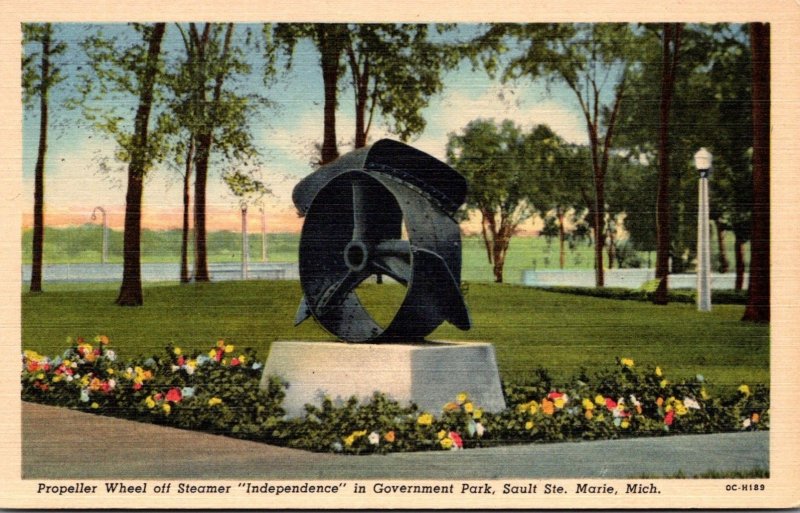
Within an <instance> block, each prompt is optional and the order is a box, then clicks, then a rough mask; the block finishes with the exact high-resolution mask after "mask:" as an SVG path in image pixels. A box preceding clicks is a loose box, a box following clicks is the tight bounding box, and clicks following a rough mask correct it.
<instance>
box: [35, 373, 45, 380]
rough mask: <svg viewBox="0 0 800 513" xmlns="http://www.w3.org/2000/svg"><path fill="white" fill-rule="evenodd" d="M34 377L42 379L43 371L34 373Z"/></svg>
mask: <svg viewBox="0 0 800 513" xmlns="http://www.w3.org/2000/svg"><path fill="white" fill-rule="evenodd" d="M36 379H44V372H40V373H39V374H37V375H36Z"/></svg>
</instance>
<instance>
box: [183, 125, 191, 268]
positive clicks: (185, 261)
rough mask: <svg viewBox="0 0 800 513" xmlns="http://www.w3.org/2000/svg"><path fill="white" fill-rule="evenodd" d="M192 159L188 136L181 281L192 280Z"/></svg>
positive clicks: (184, 176)
mask: <svg viewBox="0 0 800 513" xmlns="http://www.w3.org/2000/svg"><path fill="white" fill-rule="evenodd" d="M193 161H194V138H193V137H190V138H189V147H188V148H187V150H186V169H185V171H184V174H183V232H182V235H181V283H189V282H190V281H191V280H192V277H191V275H190V274H189V201H190V199H189V186H190V183H191V180H192V162H193Z"/></svg>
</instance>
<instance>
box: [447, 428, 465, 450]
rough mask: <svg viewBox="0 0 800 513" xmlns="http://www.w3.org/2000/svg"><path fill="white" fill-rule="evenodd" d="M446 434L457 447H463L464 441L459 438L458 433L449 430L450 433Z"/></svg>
mask: <svg viewBox="0 0 800 513" xmlns="http://www.w3.org/2000/svg"><path fill="white" fill-rule="evenodd" d="M447 436H448V438H450V440H452V441H453V443H454V444H455V446H456V447H458V448H459V449H463V448H464V441H463V440H462V439H461V435H459V434H458V433H456V432H455V431H450V433H448V434H447Z"/></svg>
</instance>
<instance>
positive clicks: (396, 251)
mask: <svg viewBox="0 0 800 513" xmlns="http://www.w3.org/2000/svg"><path fill="white" fill-rule="evenodd" d="M466 192H467V183H466V180H465V179H464V177H463V176H461V175H460V174H458V173H457V172H456V171H455V170H454V169H453V168H451V167H450V166H448V165H446V164H445V163H443V162H441V161H439V160H437V159H435V158H434V157H432V156H430V155H428V154H426V153H423V152H421V151H419V150H417V149H414V148H412V147H410V146H407V145H405V144H402V143H399V142H396V141H392V140H389V139H382V140H380V141H378V142H376V143H375V144H373V145H372V146H368V147H365V148H360V149H358V150H355V151H353V152H350V153H348V154H346V155H343V156H342V157H340V158H338V159H337V160H335V161H334V162H331V163H330V164H327V165H325V166H322V167H320V168H319V169H318V170H317V171H316V172H314V173H312V174H311V175H309V176H307V177H306V178H305V179H303V180H302V181H301V182H300V183H298V184H297V186H295V188H294V191H293V193H292V200H293V201H294V204H295V206H296V207H297V209H298V211H299V212H300V214H301V215H304V216H305V221H304V224H303V230H302V234H301V236H300V257H299V260H300V284H301V286H302V288H303V293H304V294H305V295H304V297H303V299H302V300H301V302H300V308H299V309H298V311H297V316H296V318H295V325H297V324H300V323H301V322H303V321H304V320H305V319H307V318H308V317H309V316H313V317H314V318H315V319H316V320H317V322H319V324H321V325H322V326H323V327H324V328H325V329H326V330H327V331H329V332H330V333H332V334H334V335H336V336H337V337H339V338H341V339H343V340H345V341H348V342H391V341H393V342H413V341H419V340H422V339H424V338H425V336H427V335H428V334H430V333H431V332H432V331H433V330H435V329H436V328H437V327H438V326H439V325H440V324H441V323H442V322H444V321H448V322H450V323H452V324H453V325H455V326H456V327H458V328H460V329H462V330H467V329H469V328H470V325H471V321H470V316H469V311H468V310H467V306H466V304H465V303H464V298H463V296H462V295H461V290H460V285H459V284H460V282H461V233H460V231H459V227H458V223H457V222H456V221H455V220H454V219H453V215H454V214H455V212H456V211H457V210H458V208H459V207H460V206H461V204H463V203H464V199H465V197H466ZM404 223H405V228H406V231H407V236H408V238H407V240H406V239H404V238H403V224H404ZM378 274H380V275H385V276H389V277H391V278H393V279H394V280H396V281H397V282H399V283H401V284H403V285H405V286H406V295H405V298H404V299H403V302H402V304H401V305H400V307H399V309H398V310H397V312H396V313H395V315H394V318H393V319H392V321H391V322H390V323H389V324H388V325H387V326H385V327H381V326H380V325H378V323H377V322H375V320H374V319H373V318H372V316H371V315H370V314H369V312H368V311H367V309H365V308H364V306H363V305H362V304H361V302H360V301H359V299H358V296H357V295H356V293H355V289H356V287H358V285H359V284H360V283H361V282H363V281H364V280H365V279H367V278H368V277H369V276H371V275H378Z"/></svg>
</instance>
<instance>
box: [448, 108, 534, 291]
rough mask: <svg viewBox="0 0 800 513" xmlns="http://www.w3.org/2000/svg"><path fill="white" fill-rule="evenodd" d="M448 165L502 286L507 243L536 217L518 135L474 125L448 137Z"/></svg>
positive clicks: (510, 127)
mask: <svg viewBox="0 0 800 513" xmlns="http://www.w3.org/2000/svg"><path fill="white" fill-rule="evenodd" d="M447 160H448V162H449V163H450V164H451V165H452V166H453V167H455V168H456V169H458V171H459V172H460V173H461V174H463V175H464V177H465V178H466V179H467V182H468V183H469V194H468V196H467V203H466V208H467V209H477V210H478V212H480V215H481V235H482V236H483V241H484V244H485V246H486V253H487V257H488V260H489V263H490V264H491V265H492V272H493V274H494V278H495V282H497V283H502V282H503V266H504V264H505V257H506V253H507V252H508V245H509V242H510V240H511V237H512V236H513V235H514V233H515V231H516V229H517V227H518V226H519V224H520V223H521V222H523V221H525V220H526V219H528V218H530V217H531V216H532V215H534V214H535V213H536V211H535V209H534V208H533V205H532V202H531V199H532V198H534V197H535V196H536V195H537V190H536V181H535V179H534V169H533V166H532V165H530V163H529V162H527V161H526V152H525V144H524V137H523V134H522V131H521V129H520V128H519V127H517V126H516V125H515V124H514V123H513V122H511V121H509V120H505V121H503V122H502V123H500V125H496V124H495V123H494V121H493V120H485V119H477V120H473V121H471V122H470V123H469V124H468V125H467V126H466V127H465V128H464V130H463V131H462V133H461V134H450V135H449V136H448V142H447Z"/></svg>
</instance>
